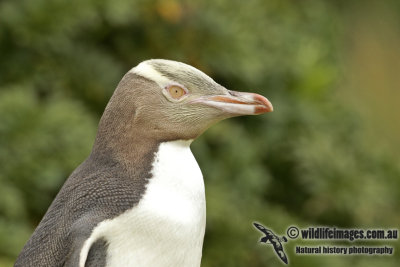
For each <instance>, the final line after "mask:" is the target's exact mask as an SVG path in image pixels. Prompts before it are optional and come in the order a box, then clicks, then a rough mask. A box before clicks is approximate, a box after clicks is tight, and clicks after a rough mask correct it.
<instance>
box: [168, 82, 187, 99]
mask: <svg viewBox="0 0 400 267" xmlns="http://www.w3.org/2000/svg"><path fill="white" fill-rule="evenodd" d="M168 92H169V94H170V95H171V97H172V98H173V99H179V98H181V97H182V96H183V95H185V94H186V91H185V90H184V89H183V88H182V87H180V86H178V85H172V86H170V87H169V88H168Z"/></svg>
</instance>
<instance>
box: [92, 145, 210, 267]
mask: <svg viewBox="0 0 400 267" xmlns="http://www.w3.org/2000/svg"><path fill="white" fill-rule="evenodd" d="M189 145H190V142H188V141H173V142H165V143H161V144H160V147H159V150H158V152H157V154H156V158H155V161H154V163H153V169H152V175H153V176H152V178H151V179H150V180H149V183H148V184H147V187H146V191H145V193H144V195H143V197H142V199H141V200H140V202H139V203H138V204H137V205H136V206H135V207H134V208H132V209H130V210H128V211H126V212H125V213H123V214H122V215H120V216H118V217H116V218H114V219H112V220H108V221H104V222H102V223H100V224H99V225H98V226H97V227H96V228H95V229H94V231H93V233H92V236H91V238H90V239H92V240H93V241H94V240H95V239H97V238H99V237H104V238H105V239H106V240H107V241H108V243H109V245H108V249H107V266H121V267H122V266H159V267H163V266H171V267H172V266H174V267H175V266H200V261H201V253H202V246H203V238H204V231H205V222H206V208H205V192H204V182H203V176H202V174H201V171H200V168H199V166H198V164H197V162H196V160H195V158H194V156H193V154H192V152H191V151H190V148H189ZM85 245H86V244H85Z"/></svg>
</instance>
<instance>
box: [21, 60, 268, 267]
mask: <svg viewBox="0 0 400 267" xmlns="http://www.w3.org/2000/svg"><path fill="white" fill-rule="evenodd" d="M272 110H273V107H272V104H271V103H270V102H269V101H268V100H267V98H265V97H263V96H261V95H259V94H255V93H244V92H236V91H230V90H228V89H226V88H224V87H223V86H221V85H219V84H218V83H216V82H215V81H214V80H213V79H211V78H210V77H209V76H207V75H206V74H204V73H203V72H201V71H200V70H198V69H196V68H194V67H192V66H190V65H187V64H184V63H180V62H176V61H171V60H163V59H151V60H147V61H143V62H141V63H140V64H139V65H137V66H136V67H134V68H132V69H131V70H130V71H129V72H128V73H126V74H125V76H124V77H123V78H122V80H121V81H120V83H119V84H118V86H117V88H116V89H115V91H114V93H113V95H112V97H111V99H110V101H109V103H108V104H107V106H106V108H105V111H104V113H103V115H102V117H101V119H100V122H99V126H98V131H97V135H96V138H95V141H94V145H93V148H92V151H91V153H90V155H89V156H88V158H87V159H86V160H85V161H84V162H83V163H82V164H81V165H80V166H78V167H77V168H76V169H75V170H74V171H73V173H72V174H71V175H70V177H69V178H68V179H67V180H66V182H65V183H64V185H63V186H62V188H61V190H60V191H59V193H58V194H57V196H56V198H55V199H54V201H53V202H52V204H51V205H50V207H49V209H48V210H47V212H46V214H45V215H44V217H43V219H42V220H41V222H40V223H39V225H38V227H37V228H36V230H35V231H34V233H33V234H32V236H31V238H30V239H29V240H28V241H27V243H26V244H25V246H24V247H23V249H22V251H21V253H20V254H19V256H18V258H17V260H16V263H15V266H16V267H19V266H35V267H37V266H52V267H54V266H65V267H70V266H77V267H90V266H96V267H105V266H118V267H122V266H158V267H164V266H165V267H168V266H171V267H172V266H174V267H176V266H200V262H201V256H202V246H203V238H204V232H205V223H206V205H205V203H206V202H205V193H204V182H203V176H202V173H201V170H200V168H199V166H198V164H197V162H196V160H195V158H194V156H193V154H192V153H191V151H190V144H191V142H192V141H193V140H194V139H196V138H197V137H198V136H199V135H200V134H202V133H203V132H204V131H205V130H206V129H207V128H208V127H210V126H211V125H212V124H214V123H216V122H218V121H220V120H223V119H226V118H230V117H234V116H241V115H256V114H262V113H266V112H270V111H272Z"/></svg>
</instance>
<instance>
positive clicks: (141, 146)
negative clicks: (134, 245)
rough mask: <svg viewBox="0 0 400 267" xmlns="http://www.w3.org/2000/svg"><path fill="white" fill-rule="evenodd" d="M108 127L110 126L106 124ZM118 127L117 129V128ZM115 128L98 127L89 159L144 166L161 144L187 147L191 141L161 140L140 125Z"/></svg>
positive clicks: (133, 124)
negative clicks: (169, 143)
mask: <svg viewBox="0 0 400 267" xmlns="http://www.w3.org/2000/svg"><path fill="white" fill-rule="evenodd" d="M108 125H110V124H108ZM111 125H112V124H111ZM118 126H119V127H118ZM118 126H116V127H112V126H111V127H110V126H108V127H102V123H100V125H99V130H98V132H97V136H96V140H95V143H94V145H93V149H92V153H91V157H92V158H94V159H96V160H100V161H102V162H106V163H111V164H115V163H121V164H123V165H131V164H133V165H136V164H144V163H145V160H150V157H153V156H154V153H156V152H157V151H158V148H159V146H160V144H161V143H165V142H171V141H174V143H175V144H176V145H177V146H185V147H189V146H190V144H191V143H192V141H193V139H188V140H184V139H179V138H176V139H173V138H163V137H162V135H157V133H156V132H151V131H148V130H146V129H145V128H143V127H140V125H136V124H135V123H132V124H118Z"/></svg>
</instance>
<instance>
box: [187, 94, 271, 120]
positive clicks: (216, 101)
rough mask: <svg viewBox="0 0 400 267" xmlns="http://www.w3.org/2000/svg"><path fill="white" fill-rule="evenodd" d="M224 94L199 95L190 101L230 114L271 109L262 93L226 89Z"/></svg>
mask: <svg viewBox="0 0 400 267" xmlns="http://www.w3.org/2000/svg"><path fill="white" fill-rule="evenodd" d="M228 92H229V94H226V95H216V96H206V97H200V98H198V99H196V100H194V101H192V103H202V104H205V105H208V106H212V107H215V108H218V109H221V110H223V111H225V112H227V113H230V114H232V115H258V114H262V113H266V112H271V111H273V107H272V104H271V102H269V100H268V99H267V98H265V97H263V96H262V95H259V94H255V93H245V92H236V91H228Z"/></svg>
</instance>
